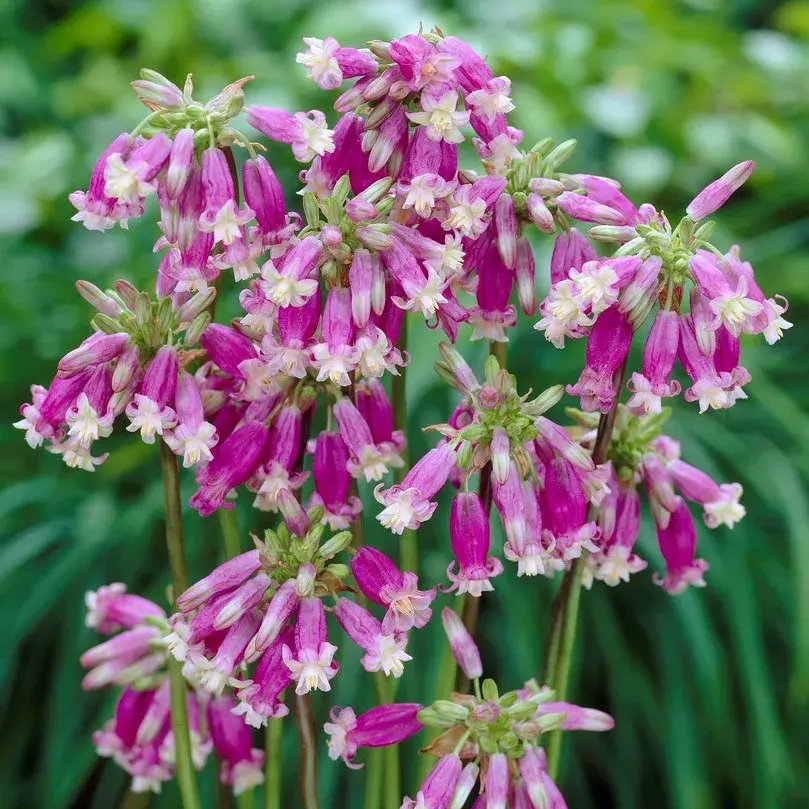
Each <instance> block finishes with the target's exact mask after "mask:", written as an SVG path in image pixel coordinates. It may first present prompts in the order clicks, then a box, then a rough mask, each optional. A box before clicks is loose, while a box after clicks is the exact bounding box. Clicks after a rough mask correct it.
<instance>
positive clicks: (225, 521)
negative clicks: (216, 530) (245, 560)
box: [219, 508, 242, 559]
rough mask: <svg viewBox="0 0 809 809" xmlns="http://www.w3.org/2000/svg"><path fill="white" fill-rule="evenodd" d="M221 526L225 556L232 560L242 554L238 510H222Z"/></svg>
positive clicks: (220, 515)
mask: <svg viewBox="0 0 809 809" xmlns="http://www.w3.org/2000/svg"><path fill="white" fill-rule="evenodd" d="M219 525H220V526H221V527H222V540H223V543H224V546H225V556H226V557H227V558H228V559H232V558H233V557H234V556H238V555H239V554H240V553H241V552H242V539H241V537H240V536H239V518H238V517H237V516H236V509H235V508H231V509H225V508H220V509H219Z"/></svg>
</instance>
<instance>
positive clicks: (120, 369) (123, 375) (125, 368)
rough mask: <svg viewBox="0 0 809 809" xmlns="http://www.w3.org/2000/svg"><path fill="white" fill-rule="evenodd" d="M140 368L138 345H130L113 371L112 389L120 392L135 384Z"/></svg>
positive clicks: (119, 358) (120, 356) (119, 357)
mask: <svg viewBox="0 0 809 809" xmlns="http://www.w3.org/2000/svg"><path fill="white" fill-rule="evenodd" d="M139 368H140V358H139V356H138V349H137V346H129V347H128V348H127V349H125V350H124V351H123V352H122V353H121V354H120V355H119V356H118V361H117V362H116V363H115V370H114V371H113V372H112V390H113V392H115V393H120V392H121V391H122V390H126V389H127V388H128V387H129V386H130V385H131V384H133V382H134V380H135V377H136V375H137V373H138V369H139Z"/></svg>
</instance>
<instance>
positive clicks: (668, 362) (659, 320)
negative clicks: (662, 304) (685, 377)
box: [627, 309, 680, 414]
mask: <svg viewBox="0 0 809 809" xmlns="http://www.w3.org/2000/svg"><path fill="white" fill-rule="evenodd" d="M679 345H680V318H679V316H678V315H677V313H676V312H672V311H669V310H666V309H661V310H660V311H658V313H657V316H656V317H655V321H654V323H653V324H652V328H651V331H650V332H649V336H648V337H647V338H646V345H645V346H644V349H643V373H642V374H638V373H633V374H632V379H631V380H630V382H629V389H630V390H631V391H632V396H631V398H630V399H629V401H628V402H627V406H628V407H629V408H630V410H632V411H633V412H634V413H638V414H642V413H660V412H661V409H662V408H661V399H662V398H663V397H669V396H676V395H677V394H678V393H679V392H680V383H679V382H678V381H677V380H676V379H675V380H672V381H671V382H670V381H669V375H670V374H671V370H672V368H673V367H674V361H675V360H676V359H677V349H678V348H679Z"/></svg>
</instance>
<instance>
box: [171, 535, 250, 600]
mask: <svg viewBox="0 0 809 809" xmlns="http://www.w3.org/2000/svg"><path fill="white" fill-rule="evenodd" d="M260 569H261V558H260V556H259V552H258V551H257V550H253V551H247V552H246V553H242V554H239V555H238V556H234V557H233V558H232V559H228V561H227V562H224V563H223V564H221V565H219V567H217V568H214V570H213V571H212V572H211V573H209V574H208V575H207V576H206V577H205V578H204V579H200V580H199V581H198V582H196V584H192V585H191V587H189V588H188V589H187V590H186V591H185V592H184V593H182V594H181V595H180V596H179V597H178V598H177V608H178V609H179V610H181V611H182V612H186V613H187V612H191V611H192V610H195V609H197V608H198V607H201V606H202V605H203V604H204V603H205V602H206V601H210V600H211V599H212V598H213V597H214V596H216V595H218V594H220V593H224V592H227V591H228V590H234V589H235V588H237V587H239V586H240V585H241V584H242V583H244V582H245V581H247V579H249V578H250V577H251V576H252V575H253V574H254V573H257V572H258V571H259V570H260Z"/></svg>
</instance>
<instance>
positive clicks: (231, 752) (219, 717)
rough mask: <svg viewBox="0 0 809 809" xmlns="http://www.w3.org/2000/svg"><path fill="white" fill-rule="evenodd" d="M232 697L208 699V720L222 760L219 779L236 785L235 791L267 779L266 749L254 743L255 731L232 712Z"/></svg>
mask: <svg viewBox="0 0 809 809" xmlns="http://www.w3.org/2000/svg"><path fill="white" fill-rule="evenodd" d="M235 705H236V703H235V702H234V700H233V697H230V696H222V697H217V698H216V699H213V700H211V701H210V703H208V724H209V726H210V729H211V740H212V741H213V746H214V750H216V753H217V755H218V756H219V757H220V759H221V761H222V763H221V767H220V770H219V780H220V781H221V782H222V783H223V784H228V785H230V786H232V787H233V793H234V794H235V795H241V794H242V793H243V792H246V791H247V790H248V789H252V788H253V787H255V786H258V785H259V784H261V783H263V782H264V772H263V769H262V768H263V766H264V751H263V750H259V749H257V748H254V747H253V735H252V734H251V733H250V729H249V728H248V727H247V725H245V723H244V722H243V721H242V720H241V719H239V718H238V717H237V716H234V715H233V710H234V706H235Z"/></svg>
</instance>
